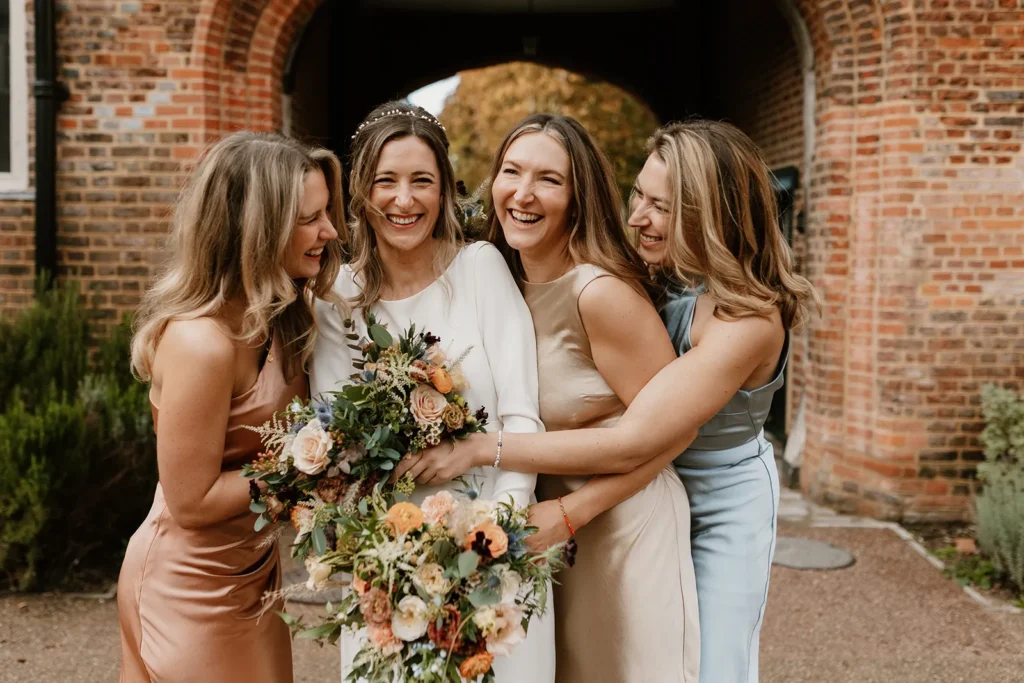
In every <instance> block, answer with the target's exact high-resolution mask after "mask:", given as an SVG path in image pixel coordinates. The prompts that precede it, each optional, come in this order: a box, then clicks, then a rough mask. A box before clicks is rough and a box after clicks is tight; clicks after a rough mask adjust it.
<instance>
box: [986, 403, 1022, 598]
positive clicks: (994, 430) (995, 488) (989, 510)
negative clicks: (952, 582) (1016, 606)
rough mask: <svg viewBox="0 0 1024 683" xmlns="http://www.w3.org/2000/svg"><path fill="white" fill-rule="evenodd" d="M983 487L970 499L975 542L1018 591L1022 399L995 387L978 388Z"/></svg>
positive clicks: (1019, 584) (1020, 538) (1020, 535)
mask: <svg viewBox="0 0 1024 683" xmlns="http://www.w3.org/2000/svg"><path fill="white" fill-rule="evenodd" d="M982 405H983V411H984V415H985V429H984V431H982V433H981V440H982V443H983V444H984V445H985V462H984V463H982V464H980V465H978V475H979V478H980V479H981V480H982V481H983V482H984V489H983V490H982V492H981V493H979V494H978V497H977V499H976V501H975V505H976V508H977V520H976V521H977V524H978V544H979V545H980V546H981V549H982V550H983V551H984V552H985V554H986V555H988V556H989V557H990V558H991V559H992V564H993V565H995V568H996V570H997V571H998V572H999V573H1000V574H1003V575H1005V576H1007V577H1009V579H1010V580H1011V581H1012V582H1013V583H1014V584H1015V585H1016V587H1017V589H1018V590H1020V591H1021V592H1022V593H1024V397H1021V396H1018V395H1017V394H1015V393H1014V392H1012V391H1010V390H1009V389H1003V388H1001V387H999V386H997V385H995V384H989V385H986V386H985V388H984V389H983V390H982Z"/></svg>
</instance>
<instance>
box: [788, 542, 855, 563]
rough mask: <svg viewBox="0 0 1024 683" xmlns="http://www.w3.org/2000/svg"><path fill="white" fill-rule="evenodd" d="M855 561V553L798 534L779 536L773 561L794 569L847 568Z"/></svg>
mask: <svg viewBox="0 0 1024 683" xmlns="http://www.w3.org/2000/svg"><path fill="white" fill-rule="evenodd" d="M854 561H855V560H854V558H853V555H851V554H850V553H848V552H846V551H845V550H843V549H842V548H837V547H835V546H834V545H829V544H828V543H822V542H821V541H812V540H811V539H809V538H800V537H797V536H779V538H778V539H777V540H776V541H775V559H774V560H772V563H773V564H777V565H779V566H782V567H790V568H792V569H845V568H846V567H849V566H850V565H851V564H853V563H854Z"/></svg>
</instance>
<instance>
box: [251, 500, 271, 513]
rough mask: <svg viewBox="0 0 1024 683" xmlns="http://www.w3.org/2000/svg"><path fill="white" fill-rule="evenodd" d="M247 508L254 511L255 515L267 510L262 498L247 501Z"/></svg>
mask: <svg viewBox="0 0 1024 683" xmlns="http://www.w3.org/2000/svg"><path fill="white" fill-rule="evenodd" d="M249 510H250V511H252V512H255V513H256V514H257V515H260V514H263V513H264V512H266V511H267V504H266V503H264V502H263V501H262V500H254V501H253V502H251V503H249Z"/></svg>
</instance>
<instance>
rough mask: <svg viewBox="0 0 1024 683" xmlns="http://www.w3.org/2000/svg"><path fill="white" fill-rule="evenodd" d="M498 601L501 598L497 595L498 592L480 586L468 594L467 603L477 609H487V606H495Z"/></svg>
mask: <svg viewBox="0 0 1024 683" xmlns="http://www.w3.org/2000/svg"><path fill="white" fill-rule="evenodd" d="M500 601H501V596H500V595H499V594H498V591H496V590H494V589H493V588H487V587H485V586H481V587H480V588H477V589H476V590H475V591H473V592H472V593H470V594H469V602H470V603H472V605H473V607H476V608H477V609H480V608H481V607H487V606H488V605H497V604H498V603H499V602H500Z"/></svg>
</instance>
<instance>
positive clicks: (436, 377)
mask: <svg viewBox="0 0 1024 683" xmlns="http://www.w3.org/2000/svg"><path fill="white" fill-rule="evenodd" d="M430 381H431V382H432V383H433V384H434V388H435V389H437V390H438V391H440V392H441V393H442V394H447V393H448V392H449V391H451V390H452V378H451V376H450V375H449V374H448V371H447V370H445V369H444V368H442V367H441V366H440V365H435V366H434V367H432V368H430Z"/></svg>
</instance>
